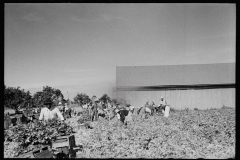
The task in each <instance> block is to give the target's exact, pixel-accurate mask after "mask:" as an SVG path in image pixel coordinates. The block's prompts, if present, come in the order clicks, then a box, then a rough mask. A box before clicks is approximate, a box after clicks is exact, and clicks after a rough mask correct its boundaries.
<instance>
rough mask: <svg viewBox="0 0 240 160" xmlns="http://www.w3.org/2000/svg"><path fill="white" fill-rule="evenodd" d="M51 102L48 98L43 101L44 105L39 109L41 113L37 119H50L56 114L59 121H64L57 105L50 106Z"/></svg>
mask: <svg viewBox="0 0 240 160" xmlns="http://www.w3.org/2000/svg"><path fill="white" fill-rule="evenodd" d="M52 104H53V102H52V100H51V99H50V98H47V99H46V100H45V101H44V105H45V107H44V108H42V109H41V113H40V116H39V120H45V121H47V120H50V119H53V118H54V117H55V116H56V115H57V117H58V118H60V120H61V121H64V118H63V116H62V114H61V112H60V111H59V109H58V107H53V106H52Z"/></svg>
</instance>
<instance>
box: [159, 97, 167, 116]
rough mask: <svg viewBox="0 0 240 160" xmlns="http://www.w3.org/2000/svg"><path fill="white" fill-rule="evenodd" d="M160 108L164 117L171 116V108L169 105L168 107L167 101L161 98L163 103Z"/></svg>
mask: <svg viewBox="0 0 240 160" xmlns="http://www.w3.org/2000/svg"><path fill="white" fill-rule="evenodd" d="M159 107H160V108H161V110H162V112H163V114H164V117H168V116H169V112H170V107H169V105H167V102H166V100H165V99H164V98H163V97H162V96H161V101H160V103H159Z"/></svg>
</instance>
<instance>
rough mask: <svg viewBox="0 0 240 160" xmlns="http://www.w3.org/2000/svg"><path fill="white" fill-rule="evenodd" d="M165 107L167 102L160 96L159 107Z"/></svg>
mask: <svg viewBox="0 0 240 160" xmlns="http://www.w3.org/2000/svg"><path fill="white" fill-rule="evenodd" d="M166 105H167V101H166V100H165V99H164V98H163V97H162V96H161V100H160V103H159V105H158V106H159V107H165V106H166Z"/></svg>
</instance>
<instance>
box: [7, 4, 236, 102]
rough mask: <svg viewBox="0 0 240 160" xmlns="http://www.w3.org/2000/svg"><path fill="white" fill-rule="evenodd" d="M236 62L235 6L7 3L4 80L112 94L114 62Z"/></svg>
mask: <svg viewBox="0 0 240 160" xmlns="http://www.w3.org/2000/svg"><path fill="white" fill-rule="evenodd" d="M229 62H236V5H235V4H228V3H222V4H221V3H216V4H210V3H208V4H198V3H195V4H165V3H164V4H161V3H156V4H147V3H146V4H144V3H141V4H137V3H133V4H130V3H127V4H124V3H120V4H97V3H96V4H86V3H85V4H80V3H75V4H74V3H59V4H44V3H41V4H36V3H27V4H24V3H16V4H8V3H5V7H4V84H5V85H6V86H9V87H17V86H20V87H21V89H24V90H29V91H30V92H31V94H32V95H33V94H34V93H36V92H37V91H42V89H43V86H50V87H53V88H56V89H60V90H61V92H62V93H63V95H64V98H65V99H67V98H69V99H70V100H72V99H73V98H74V97H75V96H76V95H77V93H86V94H87V95H88V96H89V97H92V96H93V95H96V96H97V97H98V98H100V97H101V96H102V95H103V94H105V93H106V94H107V95H109V96H110V97H111V98H113V95H114V94H113V90H114V87H115V85H116V66H149V65H179V64H207V63H229Z"/></svg>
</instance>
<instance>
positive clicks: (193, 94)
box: [117, 88, 235, 109]
mask: <svg viewBox="0 0 240 160" xmlns="http://www.w3.org/2000/svg"><path fill="white" fill-rule="evenodd" d="M117 95H118V96H119V98H126V100H127V101H128V102H130V104H131V105H134V106H135V107H141V106H143V105H144V104H145V103H146V102H147V101H150V102H151V101H153V102H154V103H155V104H156V105H158V104H159V102H160V97H161V96H163V97H164V98H165V99H166V101H167V103H168V104H169V105H170V107H173V108H175V109H185V108H189V109H194V108H199V109H207V108H221V107H222V106H223V105H225V106H229V107H235V89H233V88H232V89H208V90H171V91H118V92H117Z"/></svg>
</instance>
